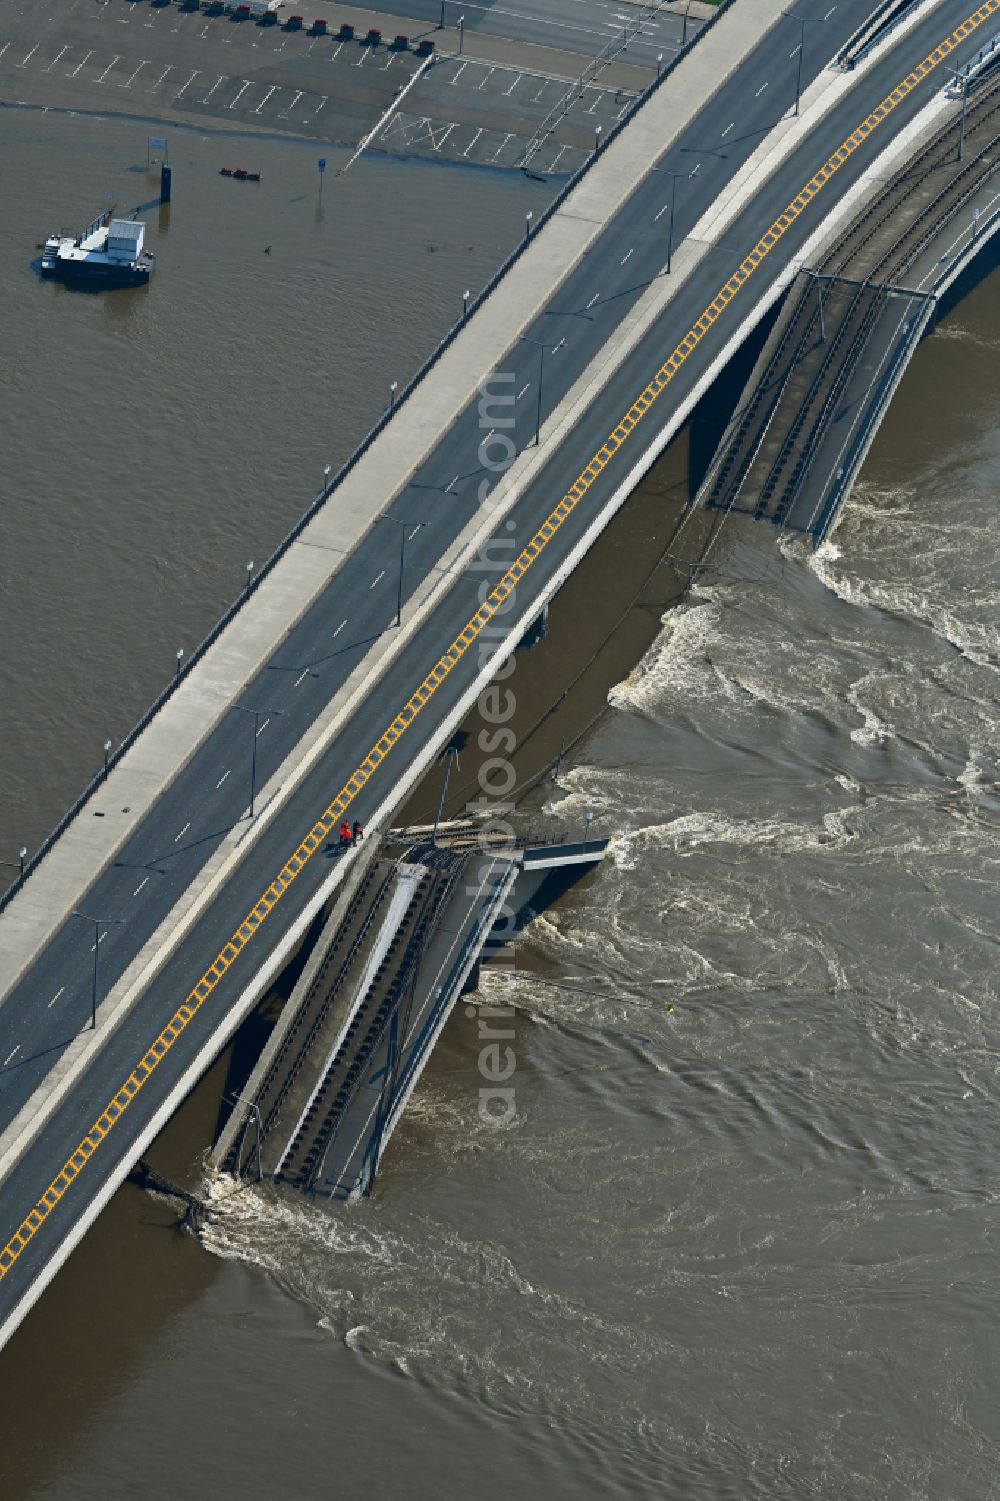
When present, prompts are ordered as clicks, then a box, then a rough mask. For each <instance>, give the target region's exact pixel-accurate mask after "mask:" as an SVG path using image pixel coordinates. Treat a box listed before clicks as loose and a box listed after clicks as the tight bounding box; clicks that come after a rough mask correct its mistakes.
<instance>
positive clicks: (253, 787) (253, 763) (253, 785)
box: [233, 704, 285, 818]
mask: <svg viewBox="0 0 1000 1501" xmlns="http://www.w3.org/2000/svg"><path fill="white" fill-rule="evenodd" d="M233 708H234V709H239V710H240V712H241V713H242V714H252V715H253V744H252V745H251V747H250V815H249V816H250V817H251V818H253V805H254V798H255V797H256V795H257V736H258V735H259V734H260V730H259V729H258V725H259V724H260V716H261V715H262V714H267V715H268V717H270V715H272V714H284V712H285V711H284V709H251V708H249V707H248V705H247V704H233Z"/></svg>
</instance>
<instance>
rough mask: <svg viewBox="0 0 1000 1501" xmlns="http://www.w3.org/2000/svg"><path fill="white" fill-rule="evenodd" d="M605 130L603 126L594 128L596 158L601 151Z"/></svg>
mask: <svg viewBox="0 0 1000 1501" xmlns="http://www.w3.org/2000/svg"><path fill="white" fill-rule="evenodd" d="M603 129H604V126H603V125H595V126H594V154H595V156H596V154H597V152H598V151H600V149H601V131H602V130H603Z"/></svg>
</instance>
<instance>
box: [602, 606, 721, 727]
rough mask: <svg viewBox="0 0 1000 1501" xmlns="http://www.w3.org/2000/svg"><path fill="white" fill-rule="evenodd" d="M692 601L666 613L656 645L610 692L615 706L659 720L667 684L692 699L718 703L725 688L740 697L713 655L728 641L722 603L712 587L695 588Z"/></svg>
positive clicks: (612, 705) (609, 697)
mask: <svg viewBox="0 0 1000 1501" xmlns="http://www.w3.org/2000/svg"><path fill="white" fill-rule="evenodd" d="M691 599H692V602H691V603H690V604H683V605H678V606H677V607H676V608H675V609H673V610H670V611H668V613H667V614H666V615H665V616H664V617H663V620H662V626H663V629H662V630H661V632H660V634H659V635H658V636H657V638H656V640H655V641H654V642H653V644H652V646H650V648H649V650H648V651H647V652H646V653H645V654H644V656H643V657H642V660H641V661H640V662H639V663H638V665H637V666H636V667H635V668H633V670H632V671H631V672H630V673H629V675H628V677H627V678H625V679H624V681H622V682H620V683H616V684H615V686H614V687H613V688H612V689H611V691H610V693H609V694H608V702H609V704H610V705H611V707H612V708H614V709H621V710H623V711H625V712H627V713H629V712H630V713H635V714H647V715H649V716H651V717H654V718H655V716H656V711H657V710H658V708H659V707H660V705H661V703H662V701H663V695H664V690H665V689H667V688H670V689H672V690H674V693H673V696H674V697H675V698H676V696H677V693H676V690H680V691H681V692H682V693H683V694H684V695H685V696H686V697H687V698H688V699H694V700H705V699H707V700H711V701H715V700H716V699H717V698H718V693H719V689H720V687H721V689H722V691H723V693H726V692H729V693H732V694H733V695H734V696H735V693H734V690H733V689H732V685H730V684H729V683H728V682H727V681H726V679H725V677H723V676H720V674H719V673H718V672H717V670H716V668H715V666H714V664H713V663H712V661H711V657H710V655H709V648H710V647H711V646H712V645H715V644H719V643H722V642H723V641H724V636H723V634H722V630H721V627H722V625H723V614H724V612H723V604H722V601H721V599H720V598H719V597H718V594H717V591H716V590H714V589H713V588H712V587H711V586H709V585H699V586H697V587H696V588H694V589H692V590H691Z"/></svg>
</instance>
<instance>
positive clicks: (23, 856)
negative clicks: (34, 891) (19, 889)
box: [17, 844, 28, 886]
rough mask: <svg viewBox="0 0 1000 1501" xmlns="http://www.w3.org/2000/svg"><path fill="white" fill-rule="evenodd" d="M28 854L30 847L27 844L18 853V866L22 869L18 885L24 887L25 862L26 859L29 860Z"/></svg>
mask: <svg viewBox="0 0 1000 1501" xmlns="http://www.w3.org/2000/svg"><path fill="white" fill-rule="evenodd" d="M27 854H28V846H27V845H26V844H22V846H21V848H20V849H19V850H18V852H17V862H18V865H19V866H20V867H21V868H20V872H19V874H18V878H17V884H18V885H19V886H23V885H24V862H25V859H26V858H27Z"/></svg>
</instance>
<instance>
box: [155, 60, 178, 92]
mask: <svg viewBox="0 0 1000 1501" xmlns="http://www.w3.org/2000/svg"><path fill="white" fill-rule="evenodd" d="M173 71H174V65H173V63H168V64H167V66H166V67H165V68H164V70H163V72H162V73H161V74H160V76H159V78H158V79H157V80H156V82H155V83H154V84H153V88H154V89H158V88H159V87H160V84H161V83H162V82H163V80H164V79H165V78H166V76H167V74H168V73H172V72H173Z"/></svg>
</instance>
